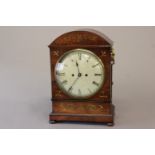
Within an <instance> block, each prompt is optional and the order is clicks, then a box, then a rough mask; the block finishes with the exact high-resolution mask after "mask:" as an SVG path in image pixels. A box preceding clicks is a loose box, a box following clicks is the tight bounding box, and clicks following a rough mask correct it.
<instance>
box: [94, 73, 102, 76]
mask: <svg viewBox="0 0 155 155" xmlns="http://www.w3.org/2000/svg"><path fill="white" fill-rule="evenodd" d="M94 75H95V76H101V75H102V74H97V73H95V74H94Z"/></svg>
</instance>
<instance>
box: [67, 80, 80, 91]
mask: <svg viewBox="0 0 155 155" xmlns="http://www.w3.org/2000/svg"><path fill="white" fill-rule="evenodd" d="M78 79H79V77H77V78H76V79H75V80H74V82H73V84H72V85H71V86H70V88H69V89H68V91H70V90H71V89H72V88H73V86H74V85H75V83H76V82H77V80H78Z"/></svg>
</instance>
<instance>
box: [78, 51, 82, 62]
mask: <svg viewBox="0 0 155 155" xmlns="http://www.w3.org/2000/svg"><path fill="white" fill-rule="evenodd" d="M78 57H79V60H81V53H80V52H78Z"/></svg>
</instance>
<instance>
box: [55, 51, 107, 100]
mask: <svg viewBox="0 0 155 155" xmlns="http://www.w3.org/2000/svg"><path fill="white" fill-rule="evenodd" d="M55 77H56V81H57V84H58V86H59V87H60V89H61V90H62V91H63V92H65V93H66V94H67V95H69V96H71V97H73V98H89V97H91V96H92V95H94V94H95V93H97V92H98V91H99V89H100V88H101V87H102V85H103V81H104V77H105V75H104V65H103V64H102V61H101V60H100V59H99V58H98V57H97V56H96V55H95V54H93V53H92V52H91V51H89V50H85V49H74V50H71V51H68V52H66V53H65V54H64V55H63V56H62V57H61V58H60V59H59V60H58V62H57V64H56V67H55Z"/></svg>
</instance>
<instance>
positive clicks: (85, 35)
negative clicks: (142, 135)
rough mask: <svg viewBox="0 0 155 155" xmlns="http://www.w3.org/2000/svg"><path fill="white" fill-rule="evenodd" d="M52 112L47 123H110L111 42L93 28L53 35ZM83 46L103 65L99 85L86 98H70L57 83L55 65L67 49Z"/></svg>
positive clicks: (111, 107) (51, 47) (51, 55)
mask: <svg viewBox="0 0 155 155" xmlns="http://www.w3.org/2000/svg"><path fill="white" fill-rule="evenodd" d="M49 48H50V61H51V88H52V91H51V92H52V94H51V95H52V99H51V100H52V113H51V114H50V115H49V121H50V123H55V122H61V121H80V122H99V123H107V124H108V125H113V123H114V106H113V105H112V65H113V64H114V57H113V56H114V55H113V51H112V45H111V43H109V42H108V41H107V40H106V39H104V38H103V37H101V36H100V35H98V34H96V33H94V32H88V31H72V32H69V33H65V34H63V35H61V36H60V37H58V38H57V39H55V40H54V41H53V42H52V43H51V44H50V45H49ZM77 48H78V49H87V50H90V51H92V52H93V53H94V54H95V55H97V56H98V57H99V58H100V59H101V61H102V63H103V64H104V69H105V71H104V72H105V79H104V84H103V86H102V88H101V89H100V90H99V91H98V92H97V93H96V94H95V95H93V96H92V97H90V98H88V99H74V98H71V97H70V96H68V95H66V94H65V93H64V92H63V91H62V90H61V89H60V88H59V87H58V85H57V83H56V79H55V65H56V63H57V61H58V60H59V58H60V57H61V56H62V55H63V54H64V53H66V52H67V51H69V50H73V49H77Z"/></svg>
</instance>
